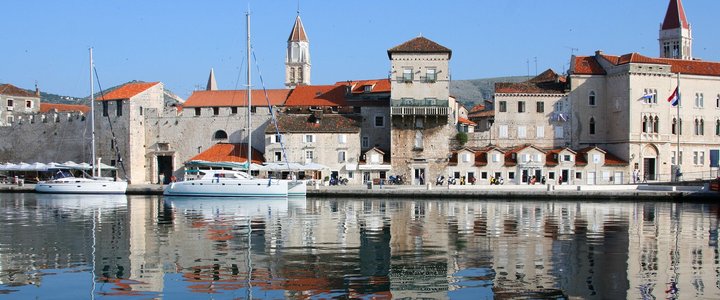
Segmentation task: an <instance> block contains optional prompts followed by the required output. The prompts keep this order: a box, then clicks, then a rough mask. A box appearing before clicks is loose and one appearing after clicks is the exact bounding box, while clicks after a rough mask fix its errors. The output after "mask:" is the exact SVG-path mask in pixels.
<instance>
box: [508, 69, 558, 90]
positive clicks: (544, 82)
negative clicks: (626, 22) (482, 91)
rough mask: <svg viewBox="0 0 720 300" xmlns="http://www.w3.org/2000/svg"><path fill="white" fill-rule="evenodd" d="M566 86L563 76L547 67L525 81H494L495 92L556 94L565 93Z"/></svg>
mask: <svg viewBox="0 0 720 300" xmlns="http://www.w3.org/2000/svg"><path fill="white" fill-rule="evenodd" d="M567 87H568V86H567V83H566V80H565V76H561V75H558V74H557V73H555V71H553V70H552V69H547V70H546V71H545V72H542V73H540V75H538V76H535V77H534V78H531V79H529V80H527V81H525V82H496V83H495V93H500V94H502V93H506V94H515V93H530V94H558V93H565V90H566V89H567Z"/></svg>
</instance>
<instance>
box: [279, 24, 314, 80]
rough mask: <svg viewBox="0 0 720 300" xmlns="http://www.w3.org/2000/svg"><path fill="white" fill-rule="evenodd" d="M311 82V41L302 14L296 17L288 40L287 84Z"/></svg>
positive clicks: (286, 59) (286, 60)
mask: <svg viewBox="0 0 720 300" xmlns="http://www.w3.org/2000/svg"><path fill="white" fill-rule="evenodd" d="M309 84H310V42H309V41H308V38H307V34H305V28H304V27H303V24H302V20H300V14H298V16H297V18H295V25H293V28H292V31H291V32H290V37H289V38H288V41H287V57H286V58H285V86H286V87H288V88H294V87H296V86H298V85H309Z"/></svg>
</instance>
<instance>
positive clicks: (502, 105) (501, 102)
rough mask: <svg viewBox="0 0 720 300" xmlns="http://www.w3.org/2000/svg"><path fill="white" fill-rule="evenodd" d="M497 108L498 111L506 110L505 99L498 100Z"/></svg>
mask: <svg viewBox="0 0 720 300" xmlns="http://www.w3.org/2000/svg"><path fill="white" fill-rule="evenodd" d="M498 104H499V108H498V110H499V111H500V112H507V101H500V103H498Z"/></svg>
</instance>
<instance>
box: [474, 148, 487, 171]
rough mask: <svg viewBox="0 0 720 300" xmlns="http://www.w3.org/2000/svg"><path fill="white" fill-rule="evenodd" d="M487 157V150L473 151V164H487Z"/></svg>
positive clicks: (479, 165)
mask: <svg viewBox="0 0 720 300" xmlns="http://www.w3.org/2000/svg"><path fill="white" fill-rule="evenodd" d="M487 157H488V154H487V151H482V152H476V153H475V166H478V167H481V166H487V164H488V159H487Z"/></svg>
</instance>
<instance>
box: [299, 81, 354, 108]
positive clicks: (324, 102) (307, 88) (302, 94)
mask: <svg viewBox="0 0 720 300" xmlns="http://www.w3.org/2000/svg"><path fill="white" fill-rule="evenodd" d="M345 92H346V90H345V86H341V85H300V86H297V87H295V89H294V90H293V91H292V93H290V96H289V97H288V98H287V101H286V102H285V106H286V107H290V106H345V105H347V103H346V102H345Z"/></svg>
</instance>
